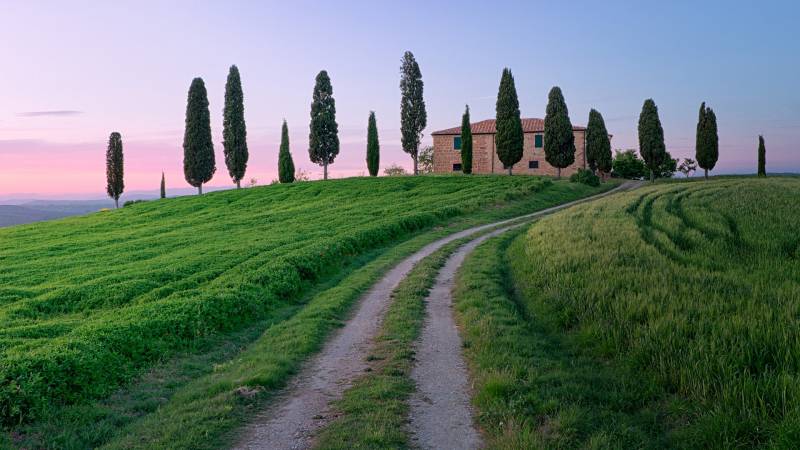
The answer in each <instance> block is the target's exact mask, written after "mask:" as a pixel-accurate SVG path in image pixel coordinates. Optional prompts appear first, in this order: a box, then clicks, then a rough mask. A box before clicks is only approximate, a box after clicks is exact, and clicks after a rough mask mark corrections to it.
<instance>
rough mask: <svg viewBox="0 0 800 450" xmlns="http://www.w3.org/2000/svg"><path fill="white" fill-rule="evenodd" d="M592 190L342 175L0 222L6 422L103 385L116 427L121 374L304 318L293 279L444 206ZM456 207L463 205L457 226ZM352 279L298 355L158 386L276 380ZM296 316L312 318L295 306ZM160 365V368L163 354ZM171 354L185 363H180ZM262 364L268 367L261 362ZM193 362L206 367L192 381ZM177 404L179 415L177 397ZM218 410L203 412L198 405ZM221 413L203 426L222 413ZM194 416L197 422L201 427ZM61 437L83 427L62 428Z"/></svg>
mask: <svg viewBox="0 0 800 450" xmlns="http://www.w3.org/2000/svg"><path fill="white" fill-rule="evenodd" d="M597 191H598V190H597V189H591V188H588V187H586V186H582V185H576V184H570V183H566V182H558V183H553V182H551V181H549V180H545V179H536V178H530V177H512V178H508V177H480V176H476V177H398V178H382V179H379V180H375V179H349V180H337V181H331V182H323V183H316V182H315V183H298V184H294V185H288V186H269V187H262V188H254V189H245V190H239V191H227V192H220V193H212V194H207V195H205V196H203V197H185V198H179V199H170V200H161V201H154V202H147V203H142V204H137V205H134V206H132V207H127V208H123V209H122V210H119V211H111V212H105V213H96V214H92V215H90V216H87V217H81V218H71V219H65V220H61V221H56V222H50V223H44V224H35V225H29V226H21V227H14V228H7V229H3V230H0V265H2V267H3V269H4V270H3V271H2V273H1V274H0V350H2V352H1V353H0V417H2V420H3V421H4V422H5V423H6V424H7V425H13V424H16V423H19V422H29V421H31V420H34V419H41V418H43V417H45V418H47V417H50V418H51V419H50V422H47V421H46V422H45V424H44V425H42V426H41V427H39V428H36V427H35V426H34V427H33V428H32V429H30V430H32V435H35V434H37V433H39V434H42V433H43V432H45V433H46V430H48V429H49V430H53V429H55V428H59V429H60V430H61V431H65V432H67V431H69V430H68V429H65V427H66V428H68V427H69V426H70V424H72V425H75V426H76V427H79V426H81V424H82V422H81V421H84V422H85V420H86V419H85V418H86V417H92V414H86V413H87V412H94V413H97V412H98V411H99V410H98V409H93V410H91V411H88V410H86V409H81V407H80V405H89V404H94V403H93V402H96V401H98V400H102V399H106V398H108V399H111V400H113V399H115V398H117V399H122V400H120V401H121V402H122V403H123V404H125V402H126V401H127V404H125V405H124V407H120V408H117V406H118V405H112V406H108V405H107V407H106V409H107V410H110V409H114V408H117V409H118V410H115V411H114V412H113V413H109V414H111V416H113V417H116V418H115V419H113V417H112V419H113V420H112V419H109V420H106V425H104V426H106V427H107V428H118V427H120V426H122V425H124V423H121V422H120V421H122V422H125V421H126V420H128V421H129V419H130V417H131V416H139V415H141V411H137V412H135V413H132V412H131V411H127V410H126V409H125V408H129V409H130V408H132V407H131V404H136V403H137V402H136V401H135V399H134V400H133V401H128V400H130V399H128V400H125V395H126V394H125V393H124V392H123V393H121V394H120V393H115V392H117V389H118V388H119V386H125V385H128V384H130V383H131V382H134V381H136V380H137V379H138V378H139V377H141V375H142V374H143V373H145V371H146V370H148V369H149V368H151V367H157V368H158V367H162V366H164V364H165V363H167V362H169V360H170V358H171V357H172V356H173V355H176V354H187V355H189V356H187V357H186V358H187V359H186V361H188V362H186V363H185V364H184V365H188V366H192V365H193V364H202V363H203V361H207V362H211V363H214V364H216V363H218V362H225V359H226V358H229V357H231V356H232V355H235V351H236V350H235V348H234V349H227V350H224V349H223V350H220V349H212V350H213V351H211V352H210V354H211V356H205V357H204V356H199V357H197V358H199V359H196V360H192V357H191V354H192V352H204V351H207V350H208V349H207V347H208V346H213V345H223V344H224V343H225V339H224V337H225V336H232V339H233V340H234V341H235V340H236V339H239V340H240V341H241V343H240V344H241V345H245V344H247V342H248V341H251V340H252V339H254V338H255V337H257V335H258V334H257V333H259V330H263V329H264V327H267V326H269V327H270V328H269V329H270V330H273V329H274V330H275V331H273V332H274V333H278V332H280V330H281V329H280V328H276V327H275V326H274V325H269V324H275V323H278V324H280V323H283V322H286V323H289V322H288V321H289V320H290V319H294V318H295V317H298V319H297V320H300V321H301V322H302V321H303V320H306V319H303V318H302V317H303V316H302V312H303V310H304V307H303V306H302V303H303V302H308V301H312V299H311V298H308V297H303V296H302V293H303V292H305V291H306V290H307V289H309V288H310V287H312V286H314V285H315V284H316V283H318V282H319V280H321V279H323V278H325V277H329V276H330V274H335V273H337V271H339V270H340V269H341V268H342V267H344V266H345V265H346V264H347V263H349V262H351V261H355V260H358V259H359V258H361V259H363V255H367V254H369V252H371V251H372V250H373V249H375V248H378V247H386V246H390V245H392V244H393V243H396V242H398V241H400V240H403V239H407V238H408V237H410V236H411V235H413V234H415V233H419V232H420V231H424V230H426V229H431V228H432V227H434V226H436V225H443V224H445V223H449V222H452V221H453V220H456V219H458V220H462V218H468V217H475V218H476V219H475V220H479V219H477V218H478V217H479V216H480V217H483V219H480V220H491V219H492V218H502V217H506V216H508V215H511V214H515V213H523V212H530V211H532V210H536V209H538V208H542V207H546V206H551V205H553V204H558V203H561V202H564V201H569V200H573V199H575V198H579V197H581V196H585V195H589V194H591V193H594V192H597ZM469 223H470V222H469V220H467V221H463V220H462V225H463V226H466V225H468V224H469ZM420 245H421V244H420ZM376 256H377V254H374V255H373V256H371V257H368V259H369V258H375V257H376ZM400 256H402V252H399V253H397V254H396V255H394V257H395V259H396V258H399V257H400ZM364 263H365V261H362V262H361V263H359V264H364ZM385 264H386V262H384V265H385ZM376 270H377V271H376ZM382 270H385V269H382ZM373 272H374V273H372V275H369V277H372V278H369V277H366V278H365V277H363V276H362V278H363V280H361V281H359V282H363V283H365V282H366V281H364V280H367V281H369V280H370V279H374V277H376V276H377V275H378V274H379V273H380V270H379V268H378V269H374V270H373ZM363 283H362V284H363ZM365 286H366V285H365ZM348 287H351V288H352V286H349V285H348ZM363 288H364V287H360V288H358V289H363ZM358 289H356V288H353V292H352V293H348V294H347V295H345V296H342V295H339V297H336V298H337V299H338V298H341V299H342V300H336V301H337V302H339V303H338V304H340V305H342V306H338V307H336V306H330V304H331V303H330V302H331V301H330V300H329V301H328V306H322V308H323V310H324V308H328V309H330V308H334V309H333V310H334V311H337V312H336V313H335V314H334V316H332V317H330V318H327V319H326V318H325V317H324V316H321V317H316V316H314V315H313V314H312V313H309V316H313V317H312V318H313V319H314V320H323V321H326V322H324V323H326V324H327V325H325V326H323V327H322V328H320V329H313V330H312V329H307V330H306V331H308V332H309V333H308V336H309V337H310V340H309V339H303V340H302V342H301V341H297V342H296V344H299V345H300V347H292V348H293V349H297V350H298V352H294V353H298V355H294V353H291V355H289V354H287V356H286V357H279V358H278V359H277V360H276V361H266V362H265V361H261V360H258V362H257V364H265V365H267V366H269V367H267V368H266V369H265V368H264V367H259V369H261V370H260V371H254V370H255V369H253V368H250V369H253V370H251V372H254V373H252V374H248V375H246V376H244V375H242V372H241V370H242V368H241V367H235V368H231V365H230V364H223V365H220V366H216V365H215V366H214V372H213V373H212V374H208V375H204V373H203V370H194V372H197V373H196V374H194V375H193V376H195V375H196V376H197V377H201V379H199V380H198V381H197V383H195V385H197V386H195V387H194V388H189V387H190V385H191V383H188V380H183V381H181V380H182V377H184V375H180V374H178V375H175V377H176V380H178V381H176V382H186V383H188V384H187V389H188V393H186V394H185V395H183V397H182V396H181V393H180V392H181V389H183V388H180V387H176V386H169V388H168V389H166V388H163V386H161V387H159V388H157V389H156V391H157V392H160V393H162V394H164V395H174V398H175V399H177V400H176V401H178V403H179V404H182V405H183V406H179V407H183V408H194V407H197V405H195V404H194V403H193V402H192V401H186V402H184V403H181V398H183V399H184V400H186V399H187V398H188V399H189V400H192V399H193V397H192V396H193V395H195V396H196V395H208V396H209V397H213V395H214V394H215V393H216V392H221V390H225V389H226V388H227V387H229V386H228V385H229V384H232V383H236V382H238V381H241V380H242V377H244V379H247V377H250V379H251V381H253V382H254V383H255V384H258V383H259V382H260V381H264V384H265V385H269V386H274V385H279V384H280V383H282V382H285V379H286V377H288V376H289V375H291V373H292V371H293V370H294V368H295V367H296V366H297V364H299V362H300V361H302V358H303V357H304V356H306V355H307V354H308V353H309V352H311V351H313V349H314V348H318V346H319V345H320V342H321V340H322V339H323V338H324V336H325V335H326V331H325V330H326V329H329V328H330V327H332V326H335V323H336V321H337V320H340V319H337V318H336V317H339V318H341V315H342V314H344V313H346V308H345V309H342V308H343V307H345V306H346V305H349V304H351V303H352V301H353V300H354V298H356V296H357V293H358V292H359V291H358ZM304 298H305V300H303V299H304ZM337 308H338V309H337ZM321 323H322V322H321ZM259 324H260V325H259ZM303 326H306V327H307V326H316V325H313V324H312V325H308V323H306V322H303ZM320 326H321V325H320ZM250 327H255V328H252V329H251V328H250ZM259 327H261V328H259ZM303 329H306V328H303ZM248 330H249V331H248ZM290 331H291V330H289V331H287V332H286V333H288V334H287V336H288V335H291V334H292V333H291V332H290ZM237 333H238V334H237ZM242 333H243V334H242ZM286 333H284V334H286ZM295 334H296V333H295ZM216 336H219V337H216ZM236 336H239V337H236ZM266 336H267V335H266V334H265V337H266ZM262 339H264V338H262ZM281 339H283V338H281ZM209 342H210V343H209ZM215 342H216V344H215ZM276 342H277V341H276ZM280 343H281V345H283V344H285V342H284V341H283V340H281V341H280ZM267 345H268V344H267ZM234 347H235V346H234ZM215 352H216V353H215ZM231 352H234V353H231ZM262 353H264V352H263V351H262ZM293 355H294V356H293ZM295 356H296V357H295ZM203 358H205V359H203ZM254 364H256V363H254ZM223 368H225V369H231V370H230V371H229V372H230V374H229V375H225V373H226V370H223ZM273 368H274V370H273ZM234 369H236V370H234ZM267 369H268V370H267ZM158 370H162V369H158ZM163 370H165V371H166V372H168V373H169V372H170V370H172V369H169V366H168V365H167V369H163ZM181 370H184V372H187V373H191V372H192V370H193V369H192V368H189V369H186V368H182V369H181ZM264 370H267V373H270V374H271V375H269V376H266V375H264ZM175 371H177V372H180V370H178V369H175ZM245 372H247V371H246V370H245ZM157 373H158V372H157ZM173 375H174V374H173ZM202 376H207V377H209V376H210V377H214V376H217V378H219V379H218V380H217V381H213V380H211V381H206V382H203V381H202ZM226 376H227V377H228V378H226ZM236 377H239V378H236ZM264 377H267V378H269V379H268V380H267V379H266V378H264ZM273 377H275V378H273ZM261 378H264V379H261ZM137 383H139V384H143V385H144V386H149V385H148V384H147V383H148V382H147V379H144V381H136V382H135V383H134V385H133V386H134V394H135V392H136V388H137V386H138V384H137ZM203 383H206V384H205V385H204V384H203ZM215 383H216V384H215ZM176 388H177V389H178V390H177V391H176ZM142 389H143V390H144V391H146V390H147V389H150V388H147V387H145V388H142ZM209 389H210V390H211V391H213V392H211V391H209ZM229 391H230V389H228V390H226V392H229ZM203 393H205V394H203ZM111 394H114V397H109V395H111ZM140 394H141V396H143V398H149V397H147V395H150V393H140ZM209 401H211V400H209ZM237 401H238V400H236V399H235V398H233V399H228V403H225V402H222V403H220V405H219V408H220V410H225V409H226V408H227V409H230V407H231V405H233V406H236V402H237ZM140 403H141V402H140ZM162 403H163V399H155V400H154V399H151V401H150V403H149V404H145V405H141V404H139V405H138V406H137V407H138V408H141V409H142V410H146V411H153V410H154V408H156V407H157V408H158V410H159V411H161V410H162V409H164V410H165V411H169V405H167V406H166V407H164V408H162V407H161V406H160V405H161V404H162ZM170 403H174V402H173V401H172V400H170ZM69 405H78V407H77V409H75V408H73V409H70V407H69ZM101 409H102V408H101ZM65 411H66V413H65ZM103 411H104V412H103V414H106V412H108V411H106V410H103ZM192 412H201V411H198V410H192ZM115 414H116V416H115ZM176 414H177V415H178V416H181V414H183V416H181V417H183V418H191V414H189V413H188V411H179V412H178V413H176ZM53 417H55V419H52V418H53ZM176 417H177V416H174V415H173V416H168V417H166V418H165V419H164V420H166V421H168V420H172V419H176ZM216 419H218V418H217V417H215V416H214V415H213V414H210V417H209V419H208V420H209V421H212V420H216ZM98 420H100V419H98ZM153 420H155V421H156V424H157V425H158V426H160V427H161V428H159V427H158V426H156V427H155V428H153V429H150V430H147V433H148V434H154V433H155V434H158V433H161V434H158V436H161V437H164V436H169V435H170V433H171V431H169V430H168V429H167V428H169V429H171V430H173V431H175V432H178V431H180V430H179V429H178V428H180V427H178V428H175V426H172V427H171V428H170V426H168V425H167V424H166V422H164V421H159V420H157V419H153ZM145 422H146V421H145ZM151 422H152V420H151ZM233 422H235V421H233ZM233 422H230V423H227V424H226V425H225V426H223V427H221V428H219V430H218V431H217V432H218V433H221V432H224V431H225V430H227V429H229V428H230V427H231V426H232V425H231V423H233ZM176 423H180V422H179V421H177V422H176ZM83 425H85V423H83ZM173 425H174V424H173ZM131 426H132V427H134V429H135V428H136V425H135V424H133V425H131ZM48 427H50V428H48ZM146 428H148V427H146V426H145V427H143V428H142V429H146ZM212 428H213V427H212ZM158 430H164V431H163V432H161V431H158ZM184 431H185V430H184ZM206 431H207V430H206ZM199 432H200V434H201V435H202V433H203V430H202V428H200V429H199ZM109 433H110V432H107V433H106V434H109ZM66 434H70V433H66ZM100 434H102V433H100ZM112 434H113V433H112ZM107 437H108V436H106V437H102V436H100V437H97V439H99V440H98V441H93V442H95V443H99V442H104V439H106V438H107ZM73 438H75V439H79V440H80V439H84V441H82V442H87V441H86V439H88V441H92V439H95V437H91V436H90V437H88V438H87V437H83V438H76V437H75V436H73V437H70V438H65V439H73ZM153 439H155V440H157V439H161V438H159V437H154V438H153ZM187 442H188V441H187ZM51 445H58V444H57V443H56V444H52V443H51ZM187 445H188V446H190V445H189V444H187Z"/></svg>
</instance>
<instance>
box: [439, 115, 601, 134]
mask: <svg viewBox="0 0 800 450" xmlns="http://www.w3.org/2000/svg"><path fill="white" fill-rule="evenodd" d="M494 122H495V120H494V119H486V120H481V121H480V122H474V123H472V124H470V127H471V128H472V134H494V133H495V132H496V131H497V130H496V128H495V124H494ZM572 129H573V130H576V131H578V130H585V129H586V128H585V127H578V126H573V127H572ZM543 131H544V120H542V119H522V132H523V133H541V132H543ZM449 134H452V135H457V134H461V127H460V126H459V127H453V128H448V129H446V130H439V131H434V132H433V133H431V135H432V136H436V135H449Z"/></svg>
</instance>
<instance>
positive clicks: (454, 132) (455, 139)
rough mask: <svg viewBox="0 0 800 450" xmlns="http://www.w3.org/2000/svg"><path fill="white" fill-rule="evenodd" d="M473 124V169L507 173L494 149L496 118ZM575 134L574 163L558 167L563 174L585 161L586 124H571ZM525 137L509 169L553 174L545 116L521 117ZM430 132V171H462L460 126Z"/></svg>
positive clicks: (478, 171) (571, 171) (480, 171)
mask: <svg viewBox="0 0 800 450" xmlns="http://www.w3.org/2000/svg"><path fill="white" fill-rule="evenodd" d="M470 126H471V127H472V172H473V173H500V174H503V173H508V169H507V168H505V167H504V166H503V163H502V162H500V159H499V158H498V157H497V152H496V149H495V145H494V144H495V142H494V139H495V133H496V128H495V121H494V119H488V120H482V121H480V122H475V123H472V124H470ZM572 130H573V133H574V134H575V163H573V164H572V165H571V166H569V167H566V168H564V169H562V170H561V175H562V176H570V175H572V174H573V173H575V172H576V171H577V170H578V169H580V168H583V169H585V168H587V164H586V152H585V148H586V128H585V127H578V126H573V127H572ZM522 131H523V133H524V141H523V146H522V159H521V160H520V161H519V162H518V163H516V164H514V167H512V168H511V172H512V173H514V174H528V175H549V176H555V175H556V168H555V167H553V166H551V165H550V164H548V163H547V161H545V159H544V120H542V119H522ZM431 135H432V136H433V171H434V172H435V173H448V172H460V171H461V153H460V151H461V127H460V126H458V127H453V128H448V129H446V130H440V131H436V132H434V133H432V134H431Z"/></svg>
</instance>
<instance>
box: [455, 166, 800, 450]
mask: <svg viewBox="0 0 800 450" xmlns="http://www.w3.org/2000/svg"><path fill="white" fill-rule="evenodd" d="M798 202H800V179H798V178H789V177H786V178H781V177H775V178H760V179H756V178H745V177H730V178H719V179H712V180H711V181H692V182H671V183H663V184H662V183H659V184H656V185H652V186H651V185H648V186H645V187H643V188H640V189H638V190H635V191H631V192H628V193H624V194H620V195H616V196H613V197H610V198H606V199H602V200H599V201H596V202H592V203H589V204H585V205H581V206H578V207H575V208H571V209H570V210H567V211H565V212H561V213H558V214H555V215H553V216H550V217H547V218H544V219H542V220H540V221H538V222H537V223H535V224H534V225H533V226H531V227H530V228H529V229H528V230H527V231H526V232H524V233H521V234H520V235H519V236H517V237H516V238H514V239H512V240H509V239H495V240H493V241H490V242H489V243H487V244H485V245H484V246H482V247H481V248H479V249H478V250H477V251H476V253H475V254H474V256H473V257H472V258H470V259H469V260H468V261H467V263H466V264H465V266H464V268H463V270H462V272H461V274H460V278H459V283H458V287H457V291H456V297H457V298H456V301H457V311H458V317H459V322H460V323H461V324H462V326H463V327H464V339H465V348H466V355H467V358H468V360H469V361H470V365H471V367H472V369H473V374H474V376H475V380H476V381H475V382H476V386H475V388H476V394H475V404H476V406H477V408H478V410H479V420H480V422H481V424H482V426H483V429H484V430H486V432H487V436H488V438H489V443H490V447H493V448H511V447H513V448H664V447H677V448H759V447H762V448H794V447H796V444H797V442H800V327H798V325H800V231H799V230H800V225H799V224H800V207H799V206H798V205H799V204H800V203H798Z"/></svg>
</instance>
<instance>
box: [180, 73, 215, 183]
mask: <svg viewBox="0 0 800 450" xmlns="http://www.w3.org/2000/svg"><path fill="white" fill-rule="evenodd" d="M216 170H217V166H216V161H215V159H214V142H213V140H212V139H211V115H210V114H209V112H208V93H207V92H206V85H205V83H203V79H202V78H195V79H194V80H192V85H191V86H190V87H189V98H188V101H187V102H186V130H185V132H184V134H183V175H184V177H185V178H186V181H187V182H188V183H189V184H190V185H192V186H194V187H196V188H197V193H198V194H202V193H203V183H207V182H208V181H209V180H211V177H213V176H214V172H216Z"/></svg>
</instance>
